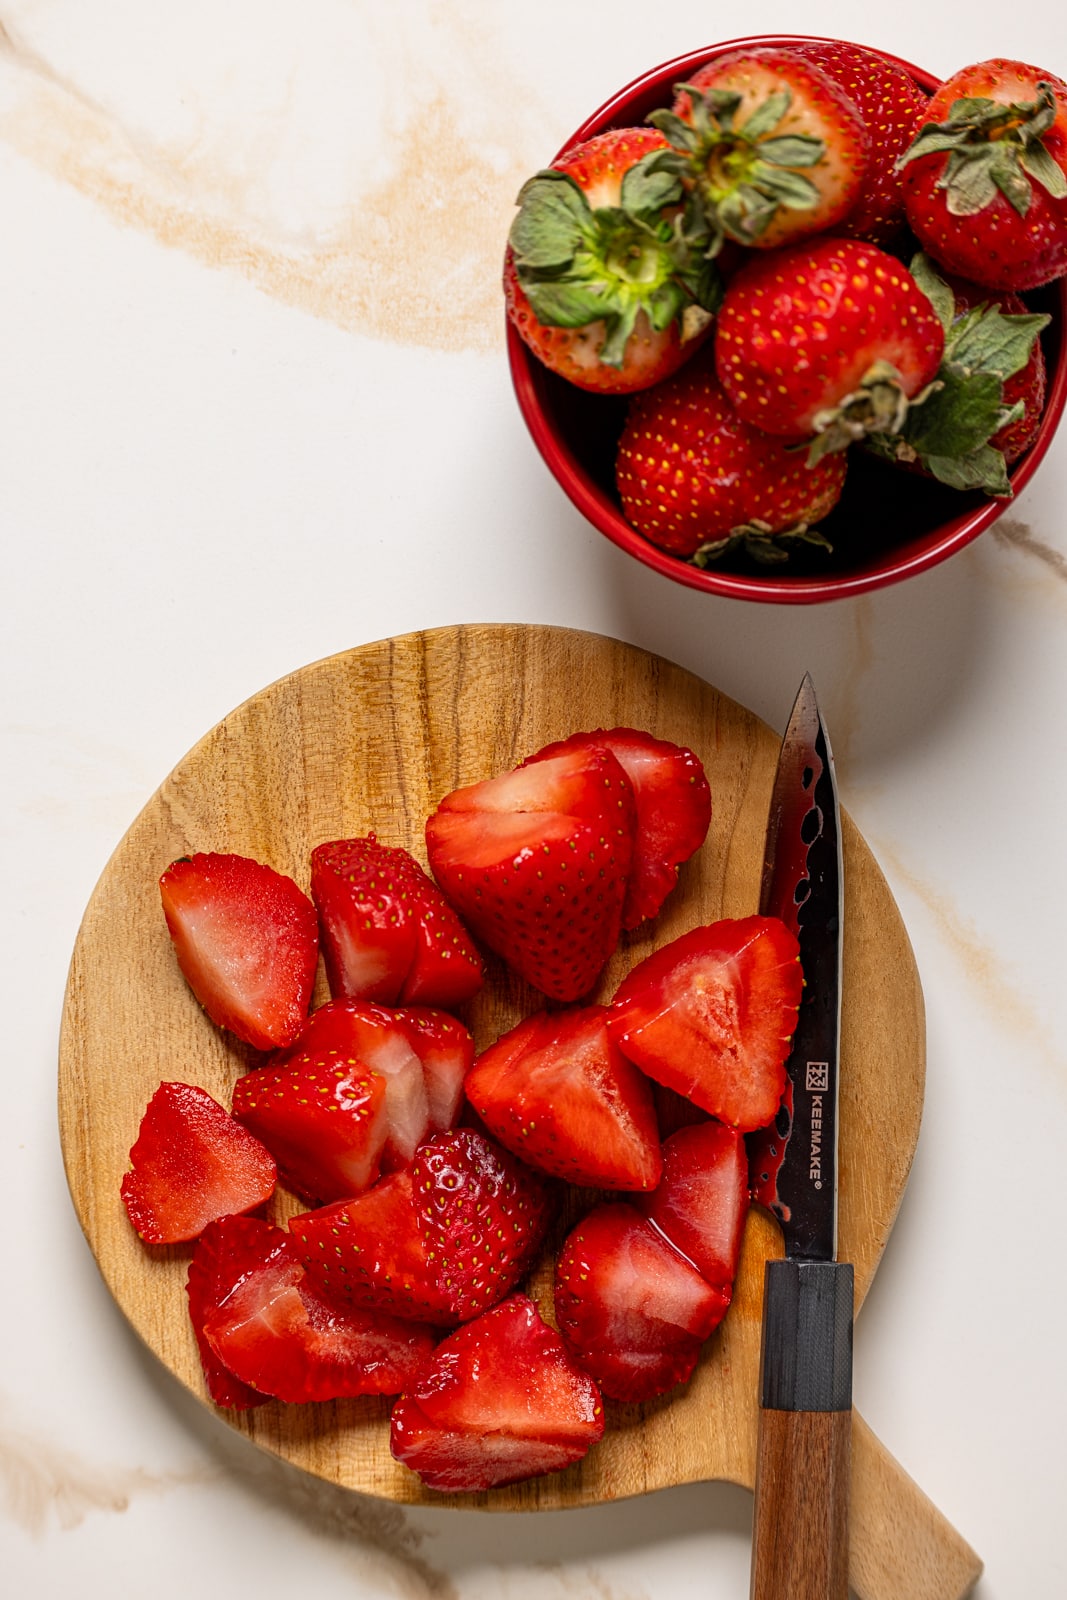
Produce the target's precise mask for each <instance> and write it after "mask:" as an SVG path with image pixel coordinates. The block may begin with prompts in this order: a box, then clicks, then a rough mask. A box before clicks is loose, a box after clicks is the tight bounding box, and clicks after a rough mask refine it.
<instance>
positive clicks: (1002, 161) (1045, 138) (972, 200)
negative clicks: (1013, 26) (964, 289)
mask: <svg viewBox="0 0 1067 1600" xmlns="http://www.w3.org/2000/svg"><path fill="white" fill-rule="evenodd" d="M900 167H901V171H902V181H903V186H904V203H905V206H906V208H907V214H908V221H909V223H910V224H911V226H912V229H913V230H914V232H915V234H916V235H917V237H918V239H919V242H920V243H921V244H922V246H923V248H924V250H926V251H928V252H929V254H930V255H932V256H933V257H934V259H935V260H936V261H937V262H939V263H940V264H941V265H942V266H943V267H945V268H947V270H948V271H949V272H955V273H957V274H958V275H959V276H960V277H961V278H966V279H968V280H969V281H971V282H973V283H980V284H984V285H985V286H986V287H988V288H992V289H1016V290H1019V289H1034V288H1037V287H1038V285H1040V284H1043V283H1049V282H1051V281H1052V279H1053V278H1058V277H1060V276H1062V274H1063V273H1065V272H1067V83H1064V81H1063V79H1062V78H1058V77H1056V76H1055V75H1054V74H1053V73H1051V72H1045V71H1043V70H1042V69H1041V68H1039V67H1032V66H1028V65H1027V64H1026V63H1025V62H1022V61H1011V60H1006V59H1004V58H1002V57H998V58H996V59H993V60H990V61H980V62H978V63H976V64H975V65H974V66H969V67H964V68H963V69H962V70H961V71H960V72H957V73H954V74H953V76H952V77H951V78H948V79H946V81H945V82H944V83H943V84H942V85H941V87H940V88H939V89H938V90H937V93H936V94H935V95H934V96H933V98H932V99H931V101H930V103H929V106H928V108H927V121H926V124H925V125H924V126H923V127H922V128H921V129H920V131H919V133H918V134H917V136H916V138H915V139H914V141H913V142H912V144H911V146H910V148H909V149H908V150H907V151H906V152H905V154H904V155H903V156H902V157H901V159H900Z"/></svg>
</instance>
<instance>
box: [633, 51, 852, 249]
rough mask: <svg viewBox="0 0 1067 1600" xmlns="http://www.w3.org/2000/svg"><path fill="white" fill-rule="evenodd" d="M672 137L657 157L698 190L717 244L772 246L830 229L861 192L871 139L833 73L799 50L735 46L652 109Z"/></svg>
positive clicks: (662, 168)
mask: <svg viewBox="0 0 1067 1600" xmlns="http://www.w3.org/2000/svg"><path fill="white" fill-rule="evenodd" d="M649 121H650V122H651V123H653V124H654V125H655V126H656V127H657V128H658V129H659V130H660V131H661V132H662V133H664V134H666V136H667V138H668V139H669V140H670V143H671V147H672V148H671V150H670V152H669V153H667V154H665V155H660V156H657V157H655V158H653V160H651V161H650V163H649V167H650V170H651V171H652V172H661V173H667V174H670V175H672V176H676V177H678V178H679V180H680V181H681V182H682V184H683V186H684V187H685V188H686V189H687V190H690V191H692V193H693V194H694V196H695V199H696V201H697V204H698V206H699V209H700V213H701V215H702V217H703V219H704V222H705V224H706V227H707V230H708V236H709V244H708V246H707V248H708V249H709V250H710V252H711V253H712V254H714V253H716V252H717V250H718V249H719V248H720V247H721V244H722V241H723V240H724V239H733V240H736V241H737V242H738V243H739V244H744V245H751V246H754V247H755V248H757V249H761V250H769V249H772V248H775V247H777V246H778V245H781V244H785V243H786V242H788V241H792V240H796V239H801V238H807V237H808V235H810V234H813V233H821V232H824V231H825V230H826V229H828V228H832V227H833V226H834V224H835V223H837V222H839V221H841V219H842V218H843V217H845V216H847V215H848V213H849V211H851V209H852V207H853V206H854V205H855V203H856V201H857V199H858V198H859V195H860V192H861V186H862V184H863V180H864V174H865V172H866V169H867V155H868V148H869V144H870V140H869V137H868V134H867V129H866V128H865V126H864V123H863V119H862V117H861V116H860V113H859V112H858V111H857V109H856V107H855V106H854V105H853V103H852V101H851V100H850V99H849V98H848V96H847V95H846V94H845V92H844V91H843V90H842V89H841V88H840V87H839V86H838V84H837V83H835V82H834V80H833V78H832V77H830V76H828V75H827V74H826V73H825V72H823V71H822V70H821V68H819V67H818V66H816V65H815V64H814V63H813V62H811V61H807V60H805V59H804V58H803V57H802V56H801V55H799V54H797V53H796V52H795V51H792V50H788V49H780V48H776V47H766V48H757V49H747V48H744V49H739V50H731V51H729V52H728V53H727V54H726V55H723V56H719V57H718V58H717V59H716V60H714V61H709V62H708V63H707V65H706V66H703V67H701V68H700V69H699V71H697V72H695V73H694V74H693V75H692V77H691V78H690V80H689V82H688V83H685V84H681V85H679V86H678V89H677V91H676V96H675V101H674V105H673V107H672V109H671V110H670V111H655V112H653V113H652V115H651V116H650V117H649Z"/></svg>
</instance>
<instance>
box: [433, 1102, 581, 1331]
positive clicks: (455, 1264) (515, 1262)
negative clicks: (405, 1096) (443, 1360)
mask: <svg viewBox="0 0 1067 1600" xmlns="http://www.w3.org/2000/svg"><path fill="white" fill-rule="evenodd" d="M411 1176H412V1188H413V1193H414V1197H415V1205H416V1210H417V1213H418V1228H419V1231H420V1233H421V1235H422V1238H423V1241H424V1243H425V1247H426V1256H427V1259H428V1261H429V1262H430V1265H431V1267H432V1268H433V1269H434V1270H435V1271H436V1274H437V1280H438V1282H439V1283H440V1284H441V1286H442V1287H443V1288H444V1289H445V1290H446V1291H447V1293H448V1295H449V1297H450V1301H451V1307H452V1312H453V1317H454V1318H455V1319H458V1320H459V1321H462V1322H466V1321H467V1320H468V1319H469V1318H471V1317H476V1316H478V1315H479V1314H480V1313H481V1312H482V1311H486V1310H487V1309H488V1308H489V1307H490V1306H491V1305H495V1304H496V1302H497V1301H498V1300H499V1299H501V1298H502V1296H504V1295H505V1294H507V1292H508V1290H509V1289H512V1288H513V1287H514V1286H515V1284H516V1283H517V1282H518V1281H519V1279H520V1278H521V1277H522V1276H523V1274H524V1273H525V1272H526V1270H527V1268H528V1267H529V1266H530V1263H531V1261H532V1260H533V1257H534V1255H535V1254H536V1253H537V1250H538V1248H539V1247H540V1245H541V1242H542V1240H543V1239H544V1236H545V1230H546V1229H547V1227H548V1222H549V1216H550V1210H551V1207H550V1202H549V1197H548V1193H547V1191H546V1189H545V1186H544V1184H543V1183H542V1182H541V1180H540V1178H538V1177H537V1175H536V1174H535V1173H533V1172H531V1171H530V1170H529V1168H527V1167H524V1166H523V1165H522V1163H521V1162H519V1161H516V1160H515V1158H514V1156H512V1155H509V1154H508V1152H507V1151H506V1150H501V1149H500V1147H499V1146H498V1145H496V1144H494V1143H493V1142H492V1140H490V1139H486V1138H485V1137H484V1135H482V1134H480V1133H476V1132H475V1131H474V1130H473V1129H472V1128H458V1129H456V1130H455V1131H454V1132H452V1133H439V1134H436V1135H435V1136H434V1138H432V1139H430V1140H429V1141H428V1142H427V1143H426V1144H424V1145H422V1147H421V1148H420V1149H419V1152H418V1154H417V1155H416V1157H415V1161H414V1165H413V1166H412V1169H411Z"/></svg>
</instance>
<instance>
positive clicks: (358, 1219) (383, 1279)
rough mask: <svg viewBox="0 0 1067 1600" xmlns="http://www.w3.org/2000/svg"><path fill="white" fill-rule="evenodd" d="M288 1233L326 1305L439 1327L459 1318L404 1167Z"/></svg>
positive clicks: (294, 1221)
mask: <svg viewBox="0 0 1067 1600" xmlns="http://www.w3.org/2000/svg"><path fill="white" fill-rule="evenodd" d="M289 1232H290V1233H291V1234H292V1236H293V1238H294V1239H295V1240H296V1244H297V1249H298V1252H299V1255H300V1259H301V1261H302V1262H303V1263H304V1266H305V1267H306V1268H307V1273H308V1277H309V1279H310V1280H311V1282H312V1284H313V1285H314V1286H315V1288H316V1289H317V1290H318V1291H319V1292H320V1293H321V1294H322V1295H323V1296H324V1298H325V1299H326V1300H327V1301H328V1302H329V1303H330V1304H331V1305H336V1306H338V1307H339V1308H340V1309H341V1310H349V1309H351V1308H353V1307H357V1308H358V1307H370V1308H372V1309H377V1310H382V1311H388V1312H391V1313H392V1314H393V1315H394V1316H398V1317H403V1318H406V1319H408V1320H409V1321H413V1322H432V1323H438V1324H440V1325H441V1326H444V1325H445V1324H447V1323H450V1322H457V1321H458V1320H459V1318H458V1316H457V1315H456V1313H455V1312H454V1310H453V1301H452V1296H451V1294H450V1293H449V1292H448V1290H447V1289H446V1288H444V1287H442V1285H441V1284H440V1283H439V1281H438V1277H437V1273H436V1270H435V1267H434V1265H433V1264H432V1263H431V1262H430V1259H429V1257H428V1255H427V1251H426V1243H425V1240H424V1238H423V1236H422V1233H421V1232H420V1231H419V1226H418V1220H417V1212H416V1207H415V1201H414V1196H413V1191H412V1180H411V1169H410V1167H406V1168H404V1169H402V1170H401V1171H399V1172H391V1173H390V1174H389V1175H388V1177H385V1178H382V1179H381V1181H380V1182H379V1183H376V1184H375V1185H374V1187H373V1189H367V1190H366V1191H365V1192H364V1193H363V1194H361V1195H356V1196H355V1197H354V1198H353V1199H351V1200H339V1201H337V1202H336V1203H335V1204H334V1205H329V1206H321V1207H320V1208H319V1209H318V1210H317V1211H306V1212H303V1213H302V1214H301V1215H300V1216H296V1217H292V1218H291V1219H290V1222H289Z"/></svg>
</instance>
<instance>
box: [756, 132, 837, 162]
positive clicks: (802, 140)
mask: <svg viewBox="0 0 1067 1600" xmlns="http://www.w3.org/2000/svg"><path fill="white" fill-rule="evenodd" d="M825 153H826V145H825V143H824V141H823V140H822V139H813V138H809V137H808V136H807V135H806V134H801V133H796V134H783V135H782V137H781V138H779V139H761V140H760V146H759V154H760V160H761V161H769V162H770V163H771V165H772V166H775V167H814V166H816V165H817V163H818V162H820V161H821V160H822V158H823V156H824V155H825Z"/></svg>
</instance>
